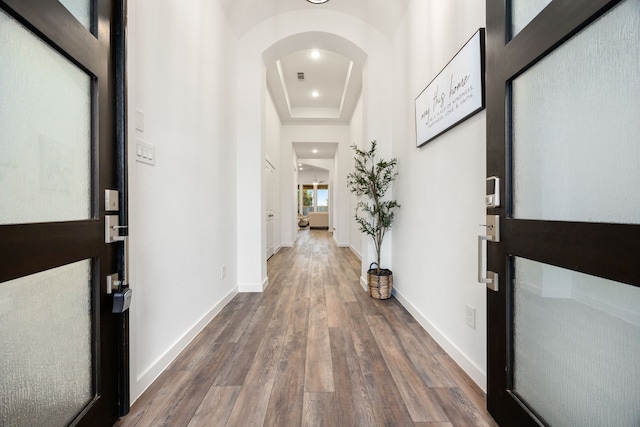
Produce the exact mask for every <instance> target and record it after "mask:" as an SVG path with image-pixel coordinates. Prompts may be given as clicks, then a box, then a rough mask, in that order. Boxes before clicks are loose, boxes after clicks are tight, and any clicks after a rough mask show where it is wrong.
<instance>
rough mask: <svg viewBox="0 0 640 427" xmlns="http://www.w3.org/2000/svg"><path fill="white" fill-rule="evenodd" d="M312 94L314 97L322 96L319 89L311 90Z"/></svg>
mask: <svg viewBox="0 0 640 427" xmlns="http://www.w3.org/2000/svg"><path fill="white" fill-rule="evenodd" d="M311 96H313V97H314V98H317V97H318V96H320V94H319V93H318V91H317V90H314V91H313V92H311Z"/></svg>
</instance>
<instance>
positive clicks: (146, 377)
mask: <svg viewBox="0 0 640 427" xmlns="http://www.w3.org/2000/svg"><path fill="white" fill-rule="evenodd" d="M237 293H238V289H237V288H235V289H232V290H231V291H230V292H229V293H228V294H227V295H225V296H224V298H222V300H220V302H218V303H217V304H216V305H215V306H213V308H211V310H209V311H208V312H207V313H206V314H205V315H204V316H202V317H201V318H200V320H198V321H197V322H196V323H195V324H194V325H193V326H192V327H191V328H189V330H187V332H185V333H184V335H182V337H181V338H180V339H178V341H177V342H176V343H175V344H173V345H172V346H171V347H170V348H169V349H168V350H167V351H165V352H164V354H163V355H162V356H160V357H159V358H158V359H157V360H156V361H155V362H154V363H153V364H152V365H151V366H150V367H149V368H147V369H146V370H145V371H144V372H142V373H141V374H140V375H138V376H137V378H131V381H132V382H133V384H131V386H132V387H131V389H132V390H131V391H132V393H131V403H132V404H133V402H135V401H136V399H138V397H140V396H141V395H142V393H144V391H145V390H146V389H147V388H148V387H149V386H150V385H151V383H153V382H154V381H155V380H156V378H158V377H159V376H160V374H161V373H162V372H163V371H164V370H165V369H167V368H168V367H169V365H170V364H171V362H173V360H174V359H175V358H176V357H178V355H179V354H180V352H182V350H184V349H185V348H186V347H187V346H188V345H189V343H191V341H192V340H193V339H194V338H195V337H196V336H197V335H198V334H199V333H200V332H201V331H202V330H203V329H204V328H205V326H207V325H208V324H209V322H211V321H212V320H213V319H214V318H215V317H216V316H217V315H218V313H220V311H221V310H222V309H223V308H224V307H225V306H226V305H227V304H228V303H229V302H230V301H231V300H232V299H233V297H234V296H236V294H237ZM134 374H135V373H134V372H132V377H133V375H134Z"/></svg>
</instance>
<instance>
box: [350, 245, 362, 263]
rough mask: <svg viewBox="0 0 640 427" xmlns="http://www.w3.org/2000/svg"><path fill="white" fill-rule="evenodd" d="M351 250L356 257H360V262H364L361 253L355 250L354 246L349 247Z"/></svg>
mask: <svg viewBox="0 0 640 427" xmlns="http://www.w3.org/2000/svg"><path fill="white" fill-rule="evenodd" d="M349 249H351V252H353V253H354V254H356V256H357V257H358V259H359V260H362V254H361V253H360V252H358V251H357V250H356V248H354V247H353V246H352V245H349Z"/></svg>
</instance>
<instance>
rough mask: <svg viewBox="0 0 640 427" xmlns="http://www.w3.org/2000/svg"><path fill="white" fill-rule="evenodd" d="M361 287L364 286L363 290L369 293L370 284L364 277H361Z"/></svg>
mask: <svg viewBox="0 0 640 427" xmlns="http://www.w3.org/2000/svg"><path fill="white" fill-rule="evenodd" d="M360 286H362V289H364V290H365V291H366V292H369V283H368V282H367V279H365V278H364V277H362V276H360ZM392 292H393V291H392Z"/></svg>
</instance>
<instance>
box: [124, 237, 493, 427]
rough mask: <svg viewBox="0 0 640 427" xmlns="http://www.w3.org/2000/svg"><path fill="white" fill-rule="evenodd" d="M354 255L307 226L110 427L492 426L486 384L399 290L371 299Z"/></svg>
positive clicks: (358, 262)
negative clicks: (253, 289)
mask: <svg viewBox="0 0 640 427" xmlns="http://www.w3.org/2000/svg"><path fill="white" fill-rule="evenodd" d="M359 272H360V261H359V260H358V259H357V258H356V257H355V255H353V253H352V252H351V251H350V250H349V249H346V248H337V247H336V245H335V243H334V242H333V239H332V238H331V235H330V234H329V233H328V232H327V231H324V230H302V231H300V234H299V238H298V242H297V243H296V245H295V246H294V247H293V248H285V249H281V250H280V251H279V252H278V253H277V254H276V255H274V256H273V257H272V258H271V259H270V260H269V262H268V274H269V283H270V285H269V287H268V288H267V290H266V291H265V292H264V293H263V294H238V295H237V296H236V297H235V298H234V299H233V300H232V301H231V302H230V303H229V304H228V305H227V306H226V307H225V308H224V309H223V310H222V312H221V313H220V314H219V315H218V316H217V317H216V318H215V319H214V320H213V321H212V322H211V323H210V324H209V325H208V326H207V327H206V328H205V329H204V330H203V331H202V332H201V333H200V334H199V335H198V336H197V337H196V338H195V339H194V340H193V342H192V343H191V344H190V345H189V346H188V347H187V348H186V349H185V350H184V351H183V352H182V353H181V354H180V356H178V358H176V360H175V361H174V362H173V363H172V364H171V366H170V367H169V368H168V369H167V370H166V371H165V372H163V373H162V375H161V376H160V377H159V378H158V379H157V380H156V381H155V382H154V383H153V384H152V385H151V386H150V387H149V389H148V390H147V391H146V392H145V393H144V394H143V395H142V396H141V397H140V398H139V399H138V400H137V401H136V402H135V404H134V405H133V406H132V408H131V412H130V413H129V415H127V416H126V417H124V418H122V419H120V420H119V421H118V423H117V424H116V426H117V427H134V426H135V427H144V426H154V427H156V426H172V427H175V426H189V427H193V426H214V427H217V426H242V427H247V426H278V427H288V426H328V427H342V426H366V427H371V426H439V427H446V426H465V427H466V426H496V425H497V424H496V423H495V422H494V421H493V419H492V418H491V416H490V415H489V414H488V413H487V411H486V409H485V396H484V393H483V392H482V391H481V390H480V389H479V388H478V387H477V386H476V385H475V384H474V383H473V381H471V379H469V378H468V377H467V376H466V374H465V373H464V372H463V371H462V370H461V369H460V368H459V367H458V366H457V365H456V364H455V363H454V362H453V360H451V358H450V357H449V356H448V355H447V354H446V353H445V352H444V351H443V350H442V348H441V347H440V346H438V344H436V342H435V341H434V340H433V339H432V338H431V337H430V336H429V334H427V333H426V332H425V331H424V329H422V327H421V326H420V325H419V324H418V323H417V322H416V321H415V320H414V319H413V318H412V317H411V315H410V314H409V313H408V312H407V311H406V310H405V309H404V308H403V307H402V306H401V305H400V304H399V303H398V302H397V301H396V300H395V299H394V298H391V299H389V300H385V301H378V300H374V299H372V298H370V297H369V296H368V294H367V293H366V292H365V291H364V290H363V289H362V287H361V286H360V284H359Z"/></svg>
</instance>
